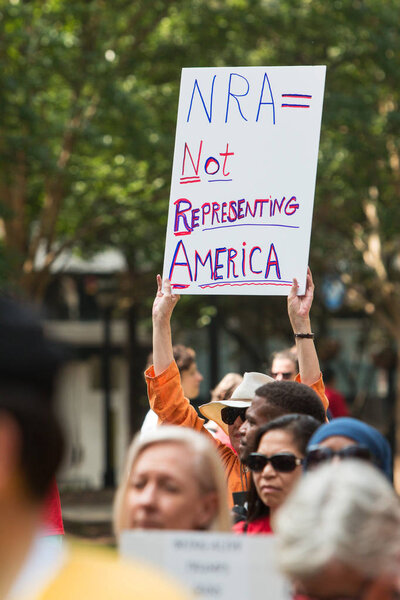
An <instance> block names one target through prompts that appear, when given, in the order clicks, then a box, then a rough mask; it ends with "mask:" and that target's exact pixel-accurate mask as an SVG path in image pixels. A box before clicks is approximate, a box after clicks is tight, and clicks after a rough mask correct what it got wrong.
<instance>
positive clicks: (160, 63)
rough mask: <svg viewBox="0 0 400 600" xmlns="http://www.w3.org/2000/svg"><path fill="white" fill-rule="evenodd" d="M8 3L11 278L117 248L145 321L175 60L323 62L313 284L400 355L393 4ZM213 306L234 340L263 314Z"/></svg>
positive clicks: (1, 180) (2, 269) (5, 158)
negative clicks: (356, 313)
mask: <svg viewBox="0 0 400 600" xmlns="http://www.w3.org/2000/svg"><path fill="white" fill-rule="evenodd" d="M0 11H1V26H2V28H3V35H2V36H1V40H0V67H1V69H0V101H1V106H2V122H1V125H0V128H1V129H0V133H1V135H0V189H1V191H0V211H1V213H0V216H1V217H2V223H3V228H2V229H3V239H2V255H1V256H0V276H3V277H5V275H7V273H6V272H7V271H8V276H9V277H11V278H13V279H14V280H16V281H18V282H19V283H20V284H21V285H22V286H23V287H24V289H25V290H26V291H27V293H28V294H29V295H30V296H31V297H35V298H41V297H42V296H43V293H44V290H45V288H46V285H47V283H48V281H49V271H50V266H51V264H52V262H53V261H54V259H55V257H56V256H57V255H58V254H59V253H60V252H62V250H63V249H64V248H77V249H80V251H85V252H86V251H94V250H96V249H98V248H101V247H103V246H104V245H107V244H108V245H110V244H111V245H115V246H118V247H119V248H121V249H122V250H123V251H124V253H125V255H126V256H127V259H128V262H129V265H130V269H131V273H132V277H133V278H134V279H133V280H134V282H135V283H137V282H140V284H139V285H134V286H133V287H132V286H131V287H130V288H129V295H130V298H131V302H133V305H134V306H135V308H136V309H137V311H138V312H137V315H139V317H140V316H141V310H142V309H141V307H142V306H143V305H144V302H145V298H147V296H148V295H151V293H150V290H149V286H150V281H151V282H152V276H153V273H154V272H155V271H156V270H158V269H159V267H160V265H161V258H162V252H163V244H164V235H165V224H166V213H167V210H166V207H167V197H168V182H169V176H170V169H171V162H172V161H171V157H172V152H173V136H174V128H175V117H176V107H177V97H178V86H179V73H180V69H181V68H182V67H184V66H210V65H215V66H223V65H233V66H234V65H240V64H242V65H246V64H247V65H260V64H265V65H268V64H271V65H274V64H277V65H285V64H326V65H327V67H328V68H327V82H326V94H325V106H324V115H323V123H322V132H321V146H320V161H319V168H318V180H317V191H316V202H315V216H314V227H313V235H312V245H311V264H312V267H313V271H314V275H315V278H316V280H317V283H318V282H319V281H320V279H321V275H322V274H332V275H337V276H339V277H341V278H342V280H343V281H344V283H345V284H346V286H347V289H348V294H347V297H348V301H349V302H351V303H352V304H353V305H356V306H358V307H362V308H363V309H366V310H367V311H368V314H369V315H370V316H371V317H372V318H374V319H376V320H377V322H379V323H381V324H382V325H383V327H385V329H386V330H387V332H388V335H389V336H390V338H391V339H393V340H394V342H395V343H396V345H397V348H398V353H399V355H400V317H399V314H400V313H399V303H400V275H399V239H398V235H397V229H396V223H397V221H398V217H399V211H400V203H399V201H398V200H399V192H400V142H399V135H398V132H399V123H400V116H399V88H398V73H399V67H400V65H399V61H400V48H399V45H400V39H399V36H398V31H397V29H398V28H397V22H398V3H397V2H396V1H395V0H388V1H387V2H380V1H379V0H336V1H335V2H324V1H323V0H313V2H309V1H308V0H290V1H289V0H280V2H276V1H275V0H213V2H210V1H208V0H207V1H206V0H192V1H189V0H169V1H167V0H156V1H155V2H151V3H149V2H145V0H136V1H135V2H127V1H124V0H115V2H112V3H107V2H105V1H104V0H89V1H80V0H78V1H76V2H74V3H67V2H66V1H65V0H42V1H40V2H39V0H33V1H29V2H22V0H11V1H10V2H8V3H7V4H6V3H3V5H2V7H1V9H0ZM39 248H40V249H41V252H42V263H41V266H40V268H37V267H36V268H35V256H37V251H38V249H39ZM150 273H151V277H150ZM271 301H272V299H271ZM202 303H203V305H202V308H201V310H206V312H207V311H208V312H209V313H210V310H209V309H211V312H212V310H213V309H214V308H215V306H216V305H214V301H213V299H212V298H207V299H203V300H202ZM186 304H187V306H188V311H189V309H190V311H191V310H192V307H193V302H192V301H191V300H188V301H187V302H186ZM217 304H218V307H217V308H219V310H220V314H224V320H225V322H226V323H227V326H228V327H230V328H231V329H232V327H233V330H234V331H235V333H236V334H240V330H241V325H240V323H243V322H245V323H246V326H247V324H248V323H250V322H251V319H249V318H247V317H246V312H247V315H248V314H253V315H254V314H262V310H263V308H262V300H261V299H254V298H252V299H249V301H248V302H246V306H245V307H243V311H242V307H238V306H237V303H234V302H231V301H230V300H229V299H218V303H217ZM196 306H198V305H197V304H196ZM191 314H192V313H191ZM233 314H235V316H236V317H237V319H236V320H237V323H238V325H235V326H232V323H231V322H230V319H231V317H232V315H233ZM192 318H193V317H192ZM247 331H248V328H247ZM252 331H254V332H255V333H254V336H255V337H254V339H257V338H256V336H257V335H260V336H262V335H263V331H262V329H261V328H260V327H259V326H258V327H257V326H255V327H253V329H252ZM247 337H249V336H247ZM399 362H400V361H399ZM397 382H398V385H399V390H398V395H397V397H398V401H397V423H398V427H397V432H398V436H399V437H398V440H397V447H398V448H399V452H400V377H397Z"/></svg>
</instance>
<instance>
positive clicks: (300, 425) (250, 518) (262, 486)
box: [234, 414, 321, 534]
mask: <svg viewBox="0 0 400 600" xmlns="http://www.w3.org/2000/svg"><path fill="white" fill-rule="evenodd" d="M320 425H321V423H320V422H319V421H317V419H314V418H313V417H310V416H308V415H296V414H294V415H285V416H283V417H280V418H278V419H274V420H273V421H271V422H270V423H268V424H267V425H264V426H263V427H261V428H260V429H259V431H258V433H257V438H256V446H255V450H256V451H255V452H251V453H250V454H249V456H248V457H247V460H246V465H247V466H248V467H249V469H250V470H251V472H252V479H251V484H250V491H249V501H248V514H247V518H246V521H241V522H239V523H236V525H234V531H236V532H238V533H249V534H254V533H272V532H273V531H272V528H271V518H272V517H273V515H274V514H275V512H276V511H277V510H278V509H279V507H280V506H282V504H283V503H284V501H285V500H286V498H287V496H288V495H289V493H290V491H291V490H292V489H293V487H294V485H295V484H296V482H297V481H298V479H299V478H300V477H301V473H302V465H303V462H304V456H305V453H306V448H307V443H308V441H309V439H310V438H311V436H312V435H313V433H314V432H315V431H316V430H317V429H318V427H320Z"/></svg>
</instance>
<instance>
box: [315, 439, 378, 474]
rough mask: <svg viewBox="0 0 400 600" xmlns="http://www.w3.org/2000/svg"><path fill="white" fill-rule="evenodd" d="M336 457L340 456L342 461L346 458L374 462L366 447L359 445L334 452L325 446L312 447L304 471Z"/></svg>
mask: <svg viewBox="0 0 400 600" xmlns="http://www.w3.org/2000/svg"><path fill="white" fill-rule="evenodd" d="M334 456H338V457H339V458H340V459H341V460H342V459H346V458H358V459H360V460H365V461H367V462H374V460H373V457H372V454H371V452H370V451H369V449H368V448H367V447H366V446H358V445H357V444H354V445H351V446H346V447H345V448H341V450H332V449H331V448H324V447H323V446H318V445H315V446H310V448H309V449H308V451H307V454H306V458H305V460H304V469H305V470H306V471H307V469H313V468H314V467H316V466H317V465H319V464H321V463H323V462H326V461H328V460H332V458H333V457H334Z"/></svg>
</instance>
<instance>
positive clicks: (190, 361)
mask: <svg viewBox="0 0 400 600" xmlns="http://www.w3.org/2000/svg"><path fill="white" fill-rule="evenodd" d="M172 350H173V353H174V360H175V362H176V364H177V367H178V369H179V373H180V374H181V383H182V388H183V393H184V394H185V396H186V398H189V400H193V399H194V398H197V396H198V395H199V392H200V383H201V382H202V381H203V375H202V374H201V373H200V371H199V370H198V368H197V363H196V352H195V351H194V350H193V348H189V347H188V346H183V345H182V344H176V345H175V346H173V348H172Z"/></svg>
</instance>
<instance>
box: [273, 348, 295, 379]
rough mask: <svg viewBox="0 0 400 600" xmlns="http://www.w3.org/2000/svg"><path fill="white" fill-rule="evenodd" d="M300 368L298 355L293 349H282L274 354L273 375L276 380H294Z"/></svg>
mask: <svg viewBox="0 0 400 600" xmlns="http://www.w3.org/2000/svg"><path fill="white" fill-rule="evenodd" d="M298 370H299V369H298V362H297V357H296V355H295V354H294V353H293V352H292V351H291V350H282V351H281V352H275V353H274V354H273V355H272V364H271V377H272V378H273V379H275V381H284V380H286V381H291V380H294V378H295V377H296V375H297V373H298Z"/></svg>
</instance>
